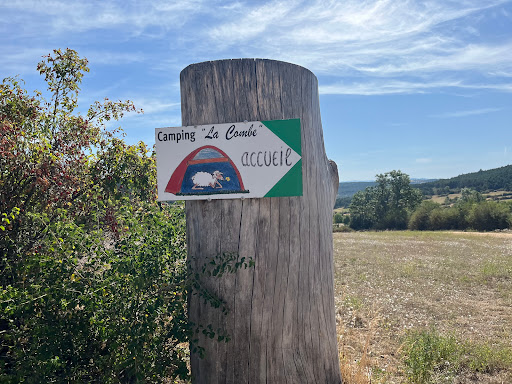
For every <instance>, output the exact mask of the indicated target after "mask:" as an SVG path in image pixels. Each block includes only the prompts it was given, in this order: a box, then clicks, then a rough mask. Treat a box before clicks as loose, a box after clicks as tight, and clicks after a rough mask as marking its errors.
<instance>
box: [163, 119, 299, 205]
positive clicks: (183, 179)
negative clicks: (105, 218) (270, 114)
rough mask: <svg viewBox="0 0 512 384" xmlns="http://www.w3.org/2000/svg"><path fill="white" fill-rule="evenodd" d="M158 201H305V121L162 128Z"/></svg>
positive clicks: (292, 120)
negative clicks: (300, 198) (281, 198)
mask: <svg viewBox="0 0 512 384" xmlns="http://www.w3.org/2000/svg"><path fill="white" fill-rule="evenodd" d="M155 142H156V164H157V182H158V200H159V201H167V200H207V199H239V198H259V197H276V196H302V160H301V159H302V158H301V126H300V119H289V120H272V121H245V122H241V123H225V124H209V125H198V126H189V127H176V128H156V129H155Z"/></svg>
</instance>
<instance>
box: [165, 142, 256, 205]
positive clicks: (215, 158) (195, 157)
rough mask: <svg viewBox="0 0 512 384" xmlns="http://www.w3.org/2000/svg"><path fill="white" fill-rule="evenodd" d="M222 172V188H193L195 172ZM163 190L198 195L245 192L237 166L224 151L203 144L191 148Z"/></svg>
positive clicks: (178, 193) (176, 193)
mask: <svg viewBox="0 0 512 384" xmlns="http://www.w3.org/2000/svg"><path fill="white" fill-rule="evenodd" d="M215 171H219V172H222V174H223V175H224V179H223V180H222V181H221V183H222V189H221V188H218V189H215V188H208V187H207V188H205V189H204V190H202V191H197V190H195V189H194V188H193V182H192V176H193V175H194V174H195V173H197V172H208V173H214V172H215ZM165 192H168V193H172V194H175V195H198V194H214V193H247V192H248V191H245V188H244V184H243V182H242V178H241V176H240V172H239V171H238V168H237V167H236V165H235V164H234V163H233V161H232V160H231V159H230V158H229V156H228V155H226V153H224V151H222V150H221V149H219V148H217V147H215V146H213V145H205V146H203V147H200V148H197V149H195V150H193V151H192V152H191V153H190V154H189V155H187V156H186V157H185V158H184V159H183V160H182V161H181V163H180V164H179V165H178V167H177V168H176V169H175V170H174V172H173V174H172V175H171V178H170V179H169V182H168V183H167V186H166V188H165Z"/></svg>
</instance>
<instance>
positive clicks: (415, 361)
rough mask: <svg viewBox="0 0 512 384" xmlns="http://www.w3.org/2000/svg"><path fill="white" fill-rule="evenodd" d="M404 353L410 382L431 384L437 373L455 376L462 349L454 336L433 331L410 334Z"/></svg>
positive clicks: (406, 340) (404, 346) (405, 343)
mask: <svg viewBox="0 0 512 384" xmlns="http://www.w3.org/2000/svg"><path fill="white" fill-rule="evenodd" d="M402 352H403V354H404V360H403V361H404V364H405V371H406V374H407V377H408V379H409V380H410V382H411V383H415V384H424V383H429V382H430V380H431V377H432V376H433V375H434V374H435V373H436V372H443V375H445V376H454V375H455V372H456V369H457V368H458V362H459V359H460V355H461V347H460V345H459V344H458V343H457V341H456V339H455V338H454V337H453V336H443V335H440V334H439V333H438V332H437V331H436V330H434V329H431V330H422V331H413V332H411V333H409V334H408V335H407V337H406V339H405V342H404V345H403V349H402Z"/></svg>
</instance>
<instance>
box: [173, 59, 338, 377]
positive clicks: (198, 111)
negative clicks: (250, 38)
mask: <svg viewBox="0 0 512 384" xmlns="http://www.w3.org/2000/svg"><path fill="white" fill-rule="evenodd" d="M181 110H182V122H183V125H202V124H210V123H211V124H213V123H229V122H238V121H245V120H248V121H256V120H277V119H288V118H300V119H301V124H302V164H303V165H302V167H303V168H302V169H303V180H304V184H303V185H304V187H303V188H304V193H303V196H301V197H272V198H263V199H245V200H214V201H187V203H186V214H187V241H188V258H189V261H190V263H191V266H192V268H199V267H200V266H202V265H203V264H204V262H205V260H207V259H208V258H211V257H214V256H216V255H219V254H222V253H224V252H226V253H237V254H239V257H246V258H249V257H252V258H253V259H254V261H255V266H254V267H253V268H249V269H241V270H239V271H238V272H236V273H234V274H225V275H224V276H222V278H217V277H212V278H208V279H207V278H206V276H204V277H203V279H204V282H205V284H206V285H207V287H208V288H209V289H211V290H212V291H213V292H215V293H216V294H217V295H219V297H220V298H222V299H223V300H224V301H225V302H226V303H227V305H228V307H229V309H230V312H229V314H228V315H226V316H224V315H222V313H220V311H219V310H218V309H214V308H211V307H210V306H209V305H208V304H205V303H204V300H203V299H200V298H199V296H191V297H190V299H189V318H190V320H191V321H193V322H195V323H201V324H203V325H207V324H212V326H213V329H214V330H216V329H217V328H219V327H220V328H225V329H226V330H227V331H228V333H229V334H230V335H231V340H230V341H229V342H228V343H224V342H217V341H216V340H210V339H208V338H206V337H204V336H202V335H200V336H202V338H201V339H200V340H201V341H200V344H201V345H202V346H203V347H204V348H205V354H206V355H205V357H204V359H201V358H199V356H198V355H197V354H192V355H191V368H192V375H193V382H194V383H196V384H199V383H200V384H203V383H205V384H206V383H208V384H213V383H215V384H224V383H230V384H241V383H269V384H270V383H272V384H280V383H293V384H297V383H299V384H305V383H311V384H331V383H332V384H337V383H341V381H342V380H341V375H340V370H339V361H338V352H337V338H336V323H335V309H334V289H333V288H334V282H333V256H332V253H333V244H332V207H333V205H334V200H335V198H336V194H337V190H338V174H337V167H336V164H335V163H333V162H330V161H329V160H327V157H326V155H325V149H324V143H323V135H322V123H321V120H320V106H319V98H318V82H317V79H316V77H315V76H314V75H313V74H312V73H311V72H310V71H309V70H307V69H305V68H303V67H300V66H297V65H293V64H289V63H284V62H279V61H272V60H260V59H256V60H254V59H240V60H220V61H212V62H204V63H199V64H192V65H190V66H188V67H186V68H185V69H184V70H183V71H182V72H181Z"/></svg>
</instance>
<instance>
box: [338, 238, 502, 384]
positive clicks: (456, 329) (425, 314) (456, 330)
mask: <svg viewBox="0 0 512 384" xmlns="http://www.w3.org/2000/svg"><path fill="white" fill-rule="evenodd" d="M333 236H334V263H335V295H336V296H335V300H336V321H337V324H338V331H339V332H338V333H339V338H340V341H339V343H340V345H341V349H342V350H343V353H344V355H345V356H348V357H349V358H350V359H352V360H353V362H354V363H356V362H358V361H359V363H360V360H361V358H362V357H363V359H364V358H365V357H368V363H367V371H368V372H367V373H368V375H369V376H371V377H372V381H371V382H372V383H404V382H406V379H405V376H404V372H403V354H402V353H401V346H402V343H403V340H404V336H405V335H406V334H407V333H408V332H410V331H411V330H420V329H432V328H435V329H436V330H438V331H439V332H440V333H441V334H445V335H453V336H455V337H456V338H457V340H461V341H464V342H471V343H475V345H486V346H491V347H492V348H494V349H500V348H502V347H504V348H508V347H510V346H511V345H512V234H511V233H489V234H477V233H463V232H458V233H457V232H410V231H404V232H350V233H334V234H333ZM365 349H366V352H367V355H366V356H363V355H364V354H363V352H364V351H365ZM365 364H366V363H365ZM437 382H443V381H442V380H439V381H437ZM449 382H454V383H484V384H485V383H512V369H506V368H505V369H495V370H492V371H491V372H474V371H472V372H459V374H458V375H457V377H455V378H450V381H449Z"/></svg>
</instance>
